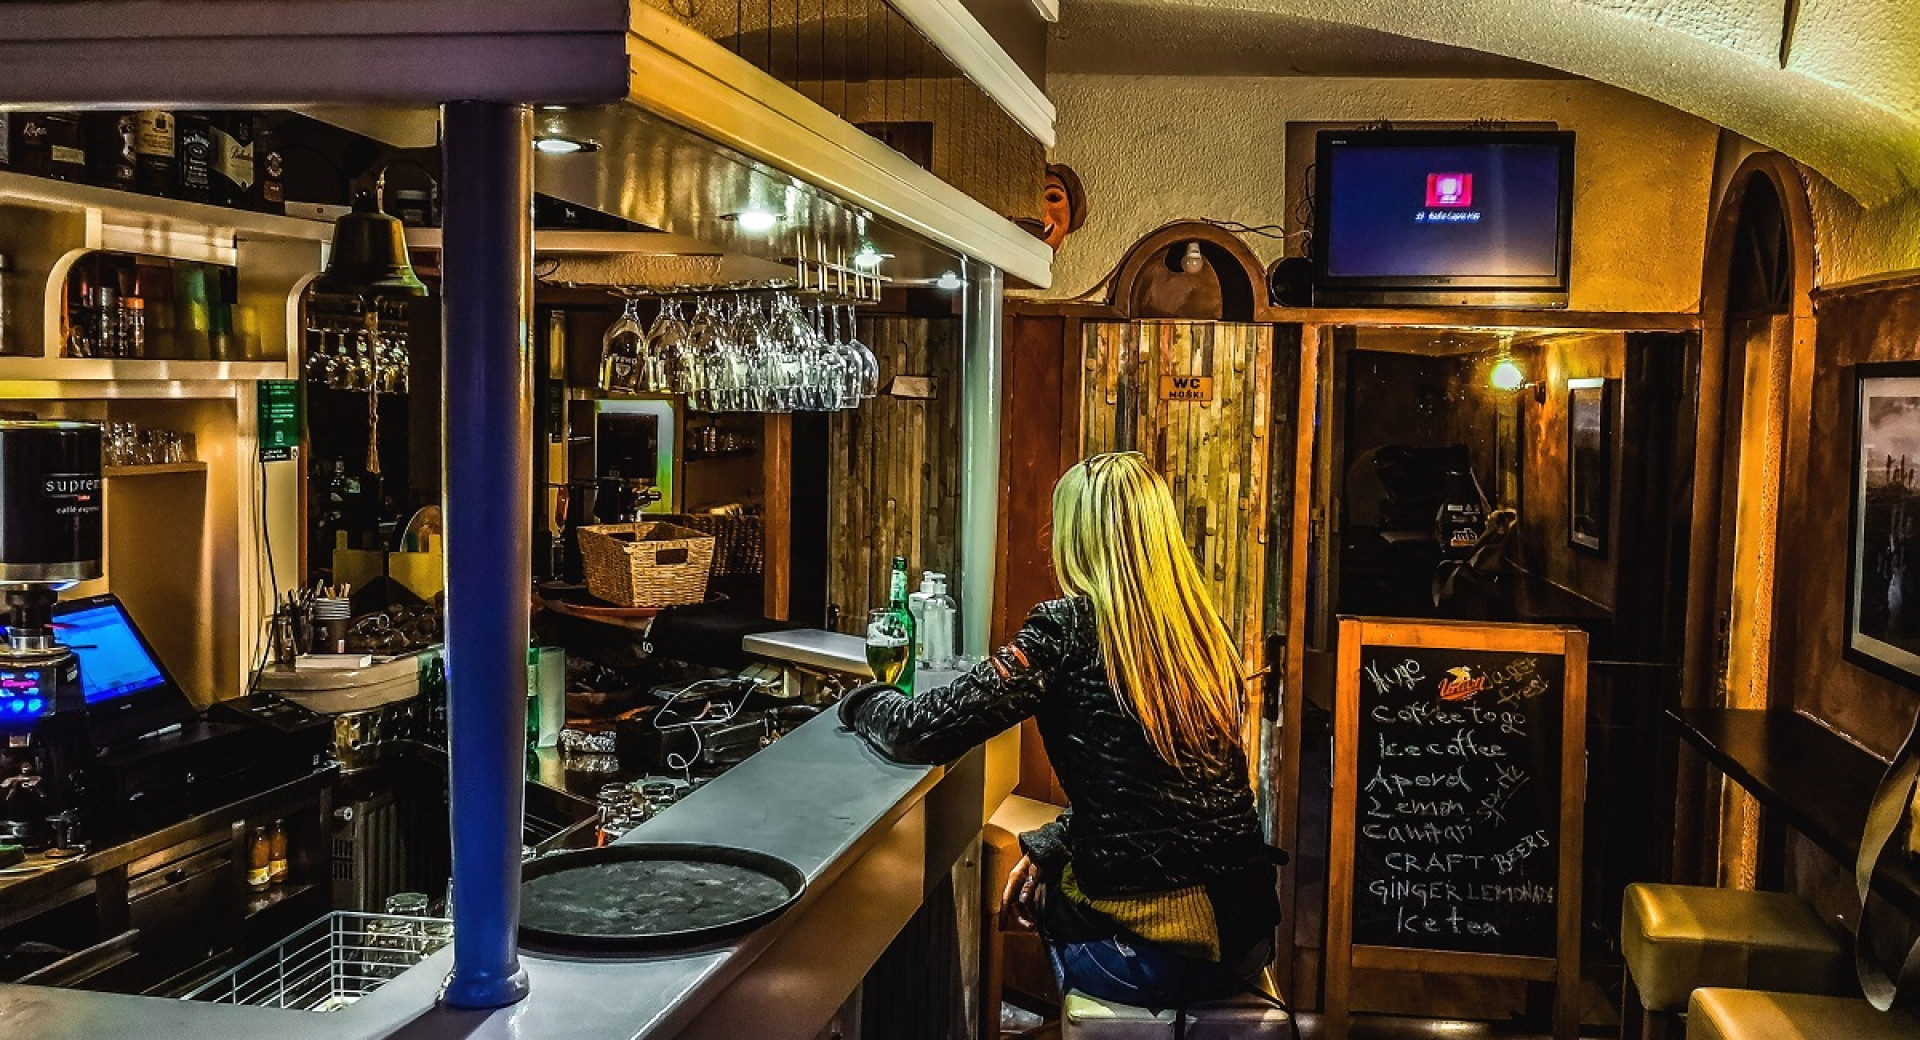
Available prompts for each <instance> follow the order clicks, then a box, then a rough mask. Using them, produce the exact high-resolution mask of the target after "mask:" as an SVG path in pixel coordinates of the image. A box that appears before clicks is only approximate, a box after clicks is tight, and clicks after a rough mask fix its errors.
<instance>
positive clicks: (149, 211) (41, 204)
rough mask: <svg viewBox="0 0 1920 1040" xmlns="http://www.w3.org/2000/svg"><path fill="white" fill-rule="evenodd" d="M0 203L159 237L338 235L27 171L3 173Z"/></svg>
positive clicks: (310, 223)
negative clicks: (93, 214)
mask: <svg viewBox="0 0 1920 1040" xmlns="http://www.w3.org/2000/svg"><path fill="white" fill-rule="evenodd" d="M0 202H16V203H23V204H26V205H30V206H34V207H36V208H41V209H67V210H98V211H100V213H101V216H102V219H103V221H104V222H105V223H106V224H108V225H110V226H118V227H122V228H128V229H133V228H138V229H140V230H141V231H142V232H144V233H146V234H149V235H155V236H169V237H170V236H177V235H190V236H192V237H195V238H207V239H216V240H220V239H223V240H225V241H226V244H228V245H229V246H230V245H232V239H233V238H234V237H235V236H236V235H256V236H260V237H265V238H283V239H293V240H298V241H311V242H328V241H332V239H333V225H332V224H331V223H330V222H327V221H319V220H306V219H303V218H300V217H285V216H278V215H276V214H272V213H255V212H252V211H251V210H243V209H229V208H227V207H225V206H210V205H206V204H204V203H199V202H181V201H179V200H178V199H164V198H160V197H159V196H156V195H140V194H136V193H134V192H126V191H116V190H115V189H113V188H96V187H94V186H92V185H90V184H69V183H67V182H65V181H56V180H49V179H47V178H44V177H29V176H27V175H26V174H22V173H0Z"/></svg>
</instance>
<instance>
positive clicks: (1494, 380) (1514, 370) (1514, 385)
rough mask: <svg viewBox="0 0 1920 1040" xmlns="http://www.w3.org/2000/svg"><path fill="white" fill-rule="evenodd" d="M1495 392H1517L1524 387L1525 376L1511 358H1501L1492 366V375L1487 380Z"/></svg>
mask: <svg viewBox="0 0 1920 1040" xmlns="http://www.w3.org/2000/svg"><path fill="white" fill-rule="evenodd" d="M1487 381H1488V382H1489V383H1491V384H1492V385H1493V388H1494V389H1495V390H1518V389H1520V388H1521V387H1522V386H1525V385H1526V382H1527V374H1526V373H1525V372H1522V371H1520V366H1519V365H1516V364H1514V362H1513V359H1512V358H1501V359H1500V361H1499V363H1498V364H1496V365H1494V366H1493V373H1492V375H1491V376H1490V377H1489V378H1488V380H1487Z"/></svg>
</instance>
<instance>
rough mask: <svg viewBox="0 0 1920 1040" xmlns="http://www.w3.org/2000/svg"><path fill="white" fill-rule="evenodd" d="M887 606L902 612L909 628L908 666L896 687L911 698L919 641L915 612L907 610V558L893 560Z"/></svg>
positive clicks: (888, 584) (898, 557)
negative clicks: (916, 647) (915, 649)
mask: <svg viewBox="0 0 1920 1040" xmlns="http://www.w3.org/2000/svg"><path fill="white" fill-rule="evenodd" d="M887 605H888V606H889V607H892V608H893V609H894V610H897V611H899V612H900V617H901V618H902V620H903V621H904V622H905V624H906V626H907V666H906V668H905V669H904V670H903V671H901V673H900V681H899V683H897V684H896V685H898V686H899V687H900V688H901V689H902V690H905V691H906V692H907V693H908V695H909V696H911V695H912V693H913V670H914V664H915V663H916V662H915V661H914V658H915V657H916V656H918V655H916V654H915V653H914V652H913V647H914V646H915V645H917V642H918V641H917V640H916V639H915V638H914V637H915V635H916V633H915V632H914V630H913V612H912V611H910V610H908V609H907V558H906V557H905V556H895V557H894V558H893V574H892V576H891V577H890V578H888V580H887Z"/></svg>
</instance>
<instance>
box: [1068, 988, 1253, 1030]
mask: <svg viewBox="0 0 1920 1040" xmlns="http://www.w3.org/2000/svg"><path fill="white" fill-rule="evenodd" d="M1173 1035H1174V1013H1173V1012H1172V1011H1162V1012H1160V1013H1158V1014H1155V1013H1154V1012H1152V1011H1149V1010H1147V1009H1146V1008H1142V1007H1134V1006H1133V1005H1131V1004H1109V1003H1107V1002H1106V1001H1103V1000H1096V999H1095V998H1093V997H1089V996H1087V995H1086V994H1085V993H1080V992H1078V991H1075V992H1072V993H1068V994H1067V999H1066V1002H1065V1003H1064V1004H1063V1005H1062V1006H1061V1009H1060V1037H1061V1040H1172V1038H1173ZM1186 1035H1187V1040H1255V1038H1269V1037H1285V1036H1288V1035H1289V1033H1288V1031H1287V1013H1286V1012H1284V1011H1281V1010H1280V1009H1279V1008H1276V1007H1274V1006H1273V1005H1272V1004H1269V1003H1267V1002H1266V1001H1264V1000H1261V999H1260V998H1259V997H1256V996H1254V995H1252V994H1250V993H1249V994H1247V995H1245V996H1239V997H1229V998H1227V999H1225V1000H1215V1001H1209V1002H1207V1003H1205V1004H1195V1005H1193V1006H1191V1007H1189V1008H1188V1009H1187V1033H1186Z"/></svg>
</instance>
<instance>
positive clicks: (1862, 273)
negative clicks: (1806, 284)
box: [1807, 26, 1920, 285]
mask: <svg viewBox="0 0 1920 1040" xmlns="http://www.w3.org/2000/svg"><path fill="white" fill-rule="evenodd" d="M1914 31H1915V32H1916V33H1920V26H1916V27H1915V30H1914ZM1807 201H1808V202H1809V204H1810V205H1811V208H1812V210H1813V235H1814V247H1815V249H1816V250H1817V251H1818V257H1817V260H1816V264H1815V269H1814V280H1815V281H1816V282H1818V283H1819V284H1821V285H1840V284H1843V283H1846V282H1857V281H1861V280H1863V279H1868V278H1873V277H1876V276H1879V275H1886V274H1892V273H1895V272H1902V271H1913V270H1920V192H1914V193H1910V194H1907V195H1903V196H1901V197H1900V198H1897V199H1895V200H1893V201H1891V202H1887V203H1883V204H1881V205H1879V206H1875V207H1873V208H1872V209H1866V208H1863V207H1862V206H1861V205H1860V204H1859V203H1857V202H1855V201H1853V200H1852V199H1850V198H1848V197H1847V195H1846V193H1844V192H1842V191H1841V190H1840V189H1839V188H1836V187H1834V185H1833V183H1832V182H1831V181H1828V180H1827V179H1826V178H1824V177H1822V176H1820V175H1819V174H1811V175H1810V176H1809V177H1808V184H1807Z"/></svg>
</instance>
